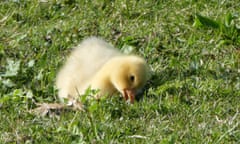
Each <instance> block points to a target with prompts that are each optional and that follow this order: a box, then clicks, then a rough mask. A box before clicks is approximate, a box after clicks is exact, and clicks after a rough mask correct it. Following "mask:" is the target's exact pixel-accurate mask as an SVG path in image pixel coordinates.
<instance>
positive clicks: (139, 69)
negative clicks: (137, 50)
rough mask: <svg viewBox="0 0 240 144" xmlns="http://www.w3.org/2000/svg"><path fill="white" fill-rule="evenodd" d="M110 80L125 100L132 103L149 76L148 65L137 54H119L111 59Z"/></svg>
mask: <svg viewBox="0 0 240 144" xmlns="http://www.w3.org/2000/svg"><path fill="white" fill-rule="evenodd" d="M112 61H113V64H114V65H115V66H114V67H113V69H112V72H111V76H110V80H111V82H112V84H113V86H114V87H115V88H116V89H117V90H118V91H119V92H120V93H121V94H122V95H123V97H124V98H125V100H128V99H130V102H131V103H133V102H134V100H135V96H136V94H137V93H138V92H139V91H141V89H142V88H143V86H144V85H145V84H146V82H147V80H148V78H149V70H148V66H147V64H146V62H145V60H144V59H142V58H140V57H138V56H121V57H116V58H114V59H113V60H112Z"/></svg>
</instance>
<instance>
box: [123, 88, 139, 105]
mask: <svg viewBox="0 0 240 144" xmlns="http://www.w3.org/2000/svg"><path fill="white" fill-rule="evenodd" d="M135 95H136V92H135V91H134V90H132V89H124V90H123V97H124V98H125V100H126V101H127V100H128V99H130V102H131V103H134V100H135Z"/></svg>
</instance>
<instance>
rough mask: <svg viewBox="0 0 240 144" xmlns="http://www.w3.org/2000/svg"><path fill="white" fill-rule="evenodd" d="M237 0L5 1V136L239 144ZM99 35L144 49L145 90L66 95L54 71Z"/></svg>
mask: <svg viewBox="0 0 240 144" xmlns="http://www.w3.org/2000/svg"><path fill="white" fill-rule="evenodd" d="M239 7H240V3H239V2H238V0H231V1H224V0H222V1H219V0H212V1H207V0H202V1H197V0H183V1H180V0H173V1H155V0H146V1H145V0H139V1H133V0H130V1H127V0H114V1H111V0H102V1H100V0H93V1H87V0H85V1H84V0H62V1H57V0H49V1H48V0H32V1H25V0H2V1H1V2H0V120H1V122H0V143H65V144H68V143H93V144H95V143H114V144H115V143H137V144H138V143H143V144H145V143H156V144H157V143H161V144H168V143H170V144H173V143H193V144H194V143H216V144H218V143H222V144H225V143H240V9H239ZM89 36H99V37H102V38H104V39H105V40H106V41H108V42H109V43H112V44H113V45H114V46H116V47H117V48H119V49H120V50H121V51H123V52H124V53H132V54H137V55H139V56H142V57H144V58H145V59H146V60H147V62H148V64H149V66H150V68H151V71H152V77H151V79H150V80H149V81H148V83H147V85H146V87H145V92H144V94H143V96H142V98H141V99H140V100H139V101H138V102H136V103H134V104H132V105H130V104H127V103H126V102H125V101H124V100H123V99H122V98H120V97H119V96H118V95H116V96H114V97H111V98H107V99H102V100H100V101H95V100H91V101H90V100H86V101H84V104H85V107H86V111H85V112H82V111H74V110H71V109H64V110H61V111H50V112H49V113H48V114H47V115H45V116H41V115H39V114H36V113H32V112H31V110H32V109H34V108H36V107H37V104H38V103H55V102H59V100H58V97H57V90H56V86H55V85H54V82H55V77H56V74H57V72H58V70H59V68H60V67H61V66H62V64H63V63H64V61H65V60H66V58H67V56H68V54H69V53H70V51H71V50H72V48H73V47H74V46H75V45H77V44H78V43H79V42H80V41H81V40H83V39H84V38H87V37H89Z"/></svg>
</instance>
